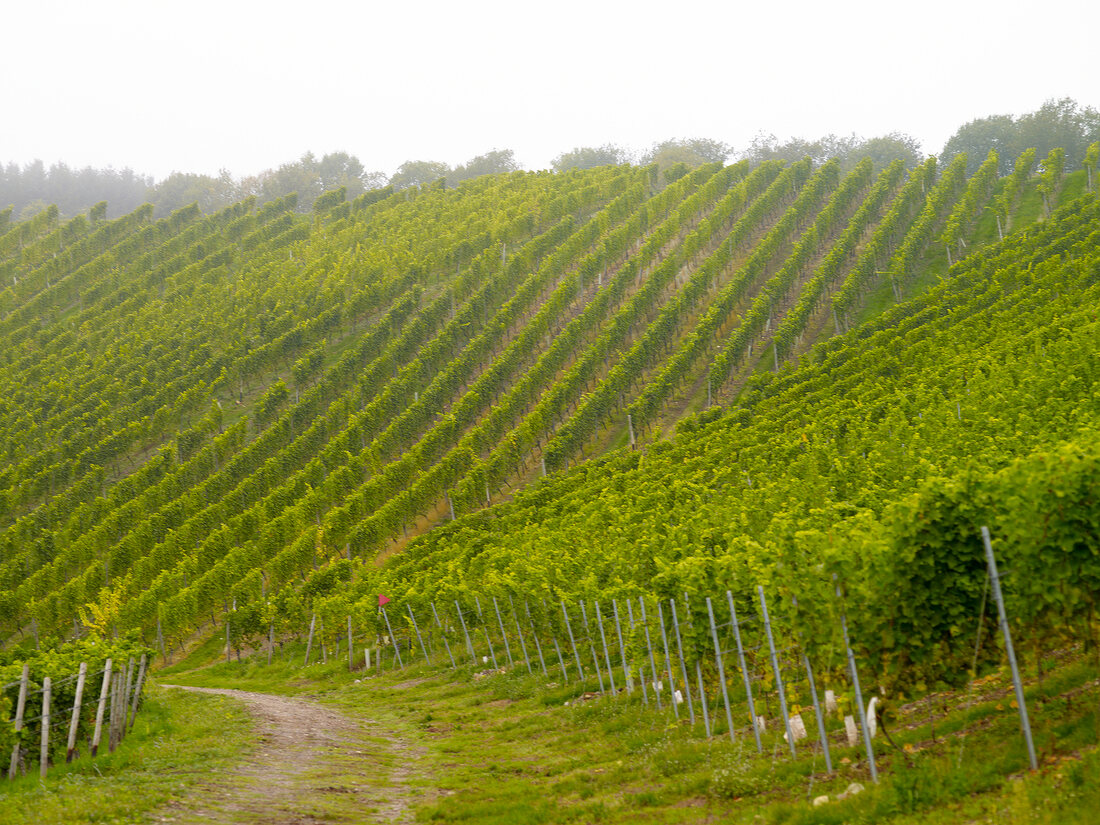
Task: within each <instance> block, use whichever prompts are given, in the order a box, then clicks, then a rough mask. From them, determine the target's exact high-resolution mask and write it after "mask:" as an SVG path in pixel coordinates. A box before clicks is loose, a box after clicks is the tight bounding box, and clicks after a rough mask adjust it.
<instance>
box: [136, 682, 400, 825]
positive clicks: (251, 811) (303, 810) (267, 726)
mask: <svg viewBox="0 0 1100 825" xmlns="http://www.w3.org/2000/svg"><path fill="white" fill-rule="evenodd" d="M164 687H175V688H179V689H180V690H189V691H192V692H194V693H213V694H220V695H222V696H230V697H233V698H235V699H238V700H240V701H242V702H244V703H245V705H246V706H247V707H248V710H249V711H250V712H251V713H252V715H253V716H254V717H255V720H256V726H257V733H258V734H259V738H260V743H259V746H258V747H257V748H256V749H255V750H254V751H253V752H252V753H251V754H250V755H249V757H248V758H247V759H246V760H245V762H244V763H243V764H242V765H240V766H238V767H237V768H236V769H235V770H233V771H231V772H229V773H227V774H223V775H222V776H220V777H218V778H217V779H215V780H213V781H212V782H211V783H209V784H207V785H205V786H201V787H200V789H199V790H197V791H195V792H193V793H192V794H191V795H190V796H189V797H187V798H185V799H183V800H181V801H179V802H176V803H173V804H171V805H170V806H168V807H167V808H165V809H163V810H161V811H160V812H159V813H158V815H156V816H155V821H158V822H171V823H181V824H182V823H197V822H207V823H208V822H218V823H260V822H262V823H269V825H314V824H315V823H330V822H333V823H338V822H370V821H376V822H410V821H412V814H411V811H410V806H411V804H412V802H413V798H414V795H415V794H414V791H413V789H412V788H411V787H410V780H413V779H414V778H415V776H416V768H415V763H416V761H417V753H416V751H415V749H414V748H413V747H412V746H411V745H410V744H409V743H407V742H405V741H402V740H400V739H395V738H393V737H391V736H387V735H386V732H380V731H379V730H377V729H376V728H375V726H374V725H373V723H372V722H370V721H369V720H365V719H353V718H352V717H350V716H346V715H344V714H342V713H339V712H337V711H334V710H331V709H329V708H326V707H324V706H323V705H320V704H318V703H317V702H314V701H310V700H308V699H302V698H294V697H288V696H273V695H269V694H266V693H250V692H247V691H243V690H225V689H220V688H196V687H182V686H179V685H164Z"/></svg>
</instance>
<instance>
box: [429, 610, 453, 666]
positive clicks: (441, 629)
mask: <svg viewBox="0 0 1100 825" xmlns="http://www.w3.org/2000/svg"><path fill="white" fill-rule="evenodd" d="M431 605H432V617H433V618H434V619H435V626H436V627H438V628H439V632H440V633H442V634H443V647H445V648H447V658H449V659H450V660H451V667H453V668H457V667H458V663H457V662H455V657H454V654H452V653H451V645H450V643H449V642H448V641H447V629H446V628H445V627H443V623H442V622H440V621H439V613H437V612H436V609H435V602H431Z"/></svg>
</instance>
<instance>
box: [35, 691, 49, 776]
mask: <svg viewBox="0 0 1100 825" xmlns="http://www.w3.org/2000/svg"><path fill="white" fill-rule="evenodd" d="M52 687H53V685H52V683H51V681H50V677H49V676H47V677H46V678H45V679H43V680H42V750H41V752H40V753H39V756H38V775H39V776H40V777H41V778H42V779H45V778H46V772H47V771H48V770H49V769H50V691H51V688H52Z"/></svg>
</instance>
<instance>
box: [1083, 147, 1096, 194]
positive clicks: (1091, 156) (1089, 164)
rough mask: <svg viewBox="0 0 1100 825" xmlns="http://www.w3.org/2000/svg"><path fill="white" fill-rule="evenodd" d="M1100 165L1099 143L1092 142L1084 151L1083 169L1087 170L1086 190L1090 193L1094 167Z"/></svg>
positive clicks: (1094, 175)
mask: <svg viewBox="0 0 1100 825" xmlns="http://www.w3.org/2000/svg"><path fill="white" fill-rule="evenodd" d="M1097 163H1100V141H1095V140H1094V141H1093V142H1092V143H1090V144H1089V148H1088V149H1087V150H1086V151H1085V160H1084V164H1085V168H1086V169H1087V170H1088V189H1089V191H1090V192H1091V191H1092V179H1093V178H1094V177H1096V165H1097Z"/></svg>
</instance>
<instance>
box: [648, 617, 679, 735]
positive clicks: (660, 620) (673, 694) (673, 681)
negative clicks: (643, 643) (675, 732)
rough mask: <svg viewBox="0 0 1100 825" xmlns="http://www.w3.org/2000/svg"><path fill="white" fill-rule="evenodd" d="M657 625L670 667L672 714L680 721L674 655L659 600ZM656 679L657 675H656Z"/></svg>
mask: <svg viewBox="0 0 1100 825" xmlns="http://www.w3.org/2000/svg"><path fill="white" fill-rule="evenodd" d="M657 624H658V625H660V627H661V641H662V642H663V643H664V646H665V663H666V664H667V666H668V695H669V696H670V697H672V714H673V715H674V716H675V717H676V718H677V719H679V718H680V708H678V707H677V704H678V702H677V701H676V679H675V678H673V676H672V654H671V653H669V649H668V633H667V632H666V631H665V612H664V610H662V609H661V600H660V599H658V600H657ZM654 678H656V675H654Z"/></svg>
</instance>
